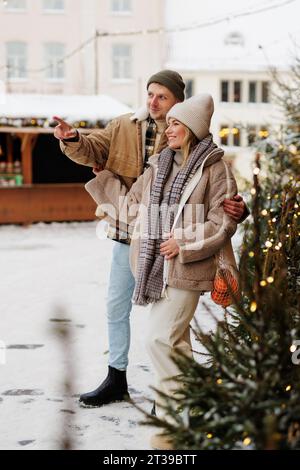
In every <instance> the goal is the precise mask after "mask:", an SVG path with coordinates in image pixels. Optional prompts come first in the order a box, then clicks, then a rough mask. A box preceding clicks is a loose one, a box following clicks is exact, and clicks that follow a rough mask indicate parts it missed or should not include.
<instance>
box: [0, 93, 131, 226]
mask: <svg viewBox="0 0 300 470" xmlns="http://www.w3.org/2000/svg"><path fill="white" fill-rule="evenodd" d="M129 111H130V109H129V108H128V107H127V106H125V105H123V104H122V103H119V102H117V101H116V100H114V99H113V98H111V97H108V96H105V95H99V96H77V95H76V96H58V95H7V96H6V100H5V103H4V104H1V105H0V224H9V223H25V224H26V223H32V222H38V221H44V222H51V221H71V220H93V219H94V212H95V204H94V202H93V201H92V199H91V198H90V196H89V195H88V193H87V192H86V191H85V189H84V184H85V182H87V181H88V180H89V179H91V178H92V177H93V174H92V171H91V168H88V167H84V166H80V165H76V164H75V163H73V162H72V161H70V160H69V159H68V158H67V157H65V156H64V155H63V154H62V153H61V151H60V148H59V142H58V141H57V140H56V139H55V138H54V136H53V132H54V128H53V126H54V123H53V122H51V118H52V116H53V115H58V116H61V117H62V118H63V119H66V120H67V121H68V122H70V123H72V124H73V125H74V126H75V127H77V128H78V129H79V131H80V132H83V133H86V134H88V133H90V132H91V131H92V130H93V129H94V128H101V127H104V126H105V125H106V124H107V122H108V121H109V120H111V119H112V118H114V117H116V116H118V115H120V114H124V113H126V112H129Z"/></svg>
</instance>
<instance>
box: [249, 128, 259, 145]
mask: <svg viewBox="0 0 300 470" xmlns="http://www.w3.org/2000/svg"><path fill="white" fill-rule="evenodd" d="M256 138H257V131H256V126H248V145H249V146H251V145H252V144H254V142H255V141H256Z"/></svg>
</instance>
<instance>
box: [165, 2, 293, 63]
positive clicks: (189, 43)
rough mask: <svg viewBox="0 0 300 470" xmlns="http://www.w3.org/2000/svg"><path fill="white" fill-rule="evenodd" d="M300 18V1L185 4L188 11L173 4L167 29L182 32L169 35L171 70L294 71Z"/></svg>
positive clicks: (167, 6) (170, 7)
mask: <svg viewBox="0 0 300 470" xmlns="http://www.w3.org/2000/svg"><path fill="white" fill-rule="evenodd" d="M299 18H300V1H299V0H285V1H284V0H243V2H241V1H240V0H226V1H225V2H224V1H223V0H209V1H204V0H203V1H201V2H200V1H199V0H185V2H184V7H183V6H182V0H167V3H166V21H167V28H178V32H175V33H170V34H169V59H168V63H167V67H169V68H173V69H178V70H183V71H184V70H186V71H189V70H191V71H193V70H195V71H199V70H227V71H228V70H232V71H234V70H240V71H264V70H268V69H269V67H270V66H275V67H277V68H279V69H281V70H285V69H288V68H289V66H290V64H291V63H292V62H293V59H294V56H295V53H296V51H297V47H296V45H297V43H298V48H299V44H300V26H299ZM188 25H189V26H190V27H191V29H190V30H189V31H180V28H181V29H182V28H185V27H186V26H188ZM199 25H200V27H199ZM201 25H202V26H201ZM298 54H299V50H298Z"/></svg>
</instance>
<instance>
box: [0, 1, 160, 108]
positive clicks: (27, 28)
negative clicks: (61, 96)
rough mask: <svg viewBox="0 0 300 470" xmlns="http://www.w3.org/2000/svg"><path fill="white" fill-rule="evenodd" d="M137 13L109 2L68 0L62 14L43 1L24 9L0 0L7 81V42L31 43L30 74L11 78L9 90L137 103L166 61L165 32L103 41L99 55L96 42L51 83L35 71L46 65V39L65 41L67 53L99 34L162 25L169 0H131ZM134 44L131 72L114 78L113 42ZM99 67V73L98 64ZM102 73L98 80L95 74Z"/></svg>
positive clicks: (0, 47) (0, 74) (1, 55)
mask: <svg viewBox="0 0 300 470" xmlns="http://www.w3.org/2000/svg"><path fill="white" fill-rule="evenodd" d="M131 1H132V13H130V14H122V13H121V14H117V13H112V12H111V9H110V5H111V1H110V0H65V5H66V8H65V11H64V12H63V13H45V12H43V11H42V7H41V4H42V1H41V0H27V9H26V11H24V12H9V11H6V10H5V9H4V8H3V5H2V2H0V79H1V80H5V72H6V70H5V69H4V68H2V69H1V66H3V65H5V63H6V57H5V50H6V49H5V43H6V42H7V41H24V42H26V43H27V47H28V69H29V70H31V71H30V72H29V73H28V78H27V79H26V80H23V79H22V80H20V79H18V80H9V81H8V82H7V84H6V85H7V91H8V92H22V93H32V92H36V93H65V94H76V93H80V94H93V93H95V92H97V93H105V94H110V95H112V96H114V97H115V98H117V99H119V100H120V101H122V102H124V103H126V104H129V105H130V106H132V107H137V106H140V105H141V104H142V103H143V102H144V99H145V84H146V80H147V78H148V77H149V75H150V74H152V73H154V72H155V71H157V70H159V69H161V68H162V67H163V63H164V61H165V46H164V42H165V38H164V35H163V34H153V35H152V34H151V35H147V34H146V35H136V36H129V37H124V36H120V37H104V38H99V39H98V54H97V59H96V54H95V52H96V49H95V44H94V43H92V44H90V45H88V46H86V47H85V48H84V49H82V51H81V52H79V53H77V54H76V55H74V56H73V57H72V58H70V59H68V60H67V61H66V65H65V67H66V68H65V70H66V72H65V79H64V80H60V81H59V80H56V81H53V80H52V81H50V80H47V79H46V78H45V76H44V75H45V74H44V73H36V72H33V71H32V69H33V70H34V69H38V68H41V67H43V65H44V63H43V43H45V42H61V43H64V44H65V50H66V53H69V52H71V51H73V50H74V49H75V48H76V47H77V46H79V45H80V44H81V43H83V42H84V41H86V40H88V39H89V38H91V37H92V36H93V35H94V33H95V31H96V29H98V31H100V32H117V31H119V32H123V31H128V30H132V31H134V30H145V29H151V28H159V27H161V26H163V21H164V0H151V2H149V1H148V0H131ZM114 43H119V44H123V43H124V44H129V45H131V46H132V51H133V53H132V75H131V77H130V79H127V80H114V79H113V77H112V45H113V44H114ZM96 64H97V66H98V73H97V74H96V71H95V67H96ZM97 77H98V80H97V83H96V78H97Z"/></svg>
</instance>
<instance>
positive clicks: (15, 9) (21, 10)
mask: <svg viewBox="0 0 300 470" xmlns="http://www.w3.org/2000/svg"><path fill="white" fill-rule="evenodd" d="M8 1H9V0H8ZM24 4H25V5H24V6H23V7H9V4H4V5H3V11H4V13H24V12H26V11H27V7H28V5H27V0H24Z"/></svg>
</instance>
